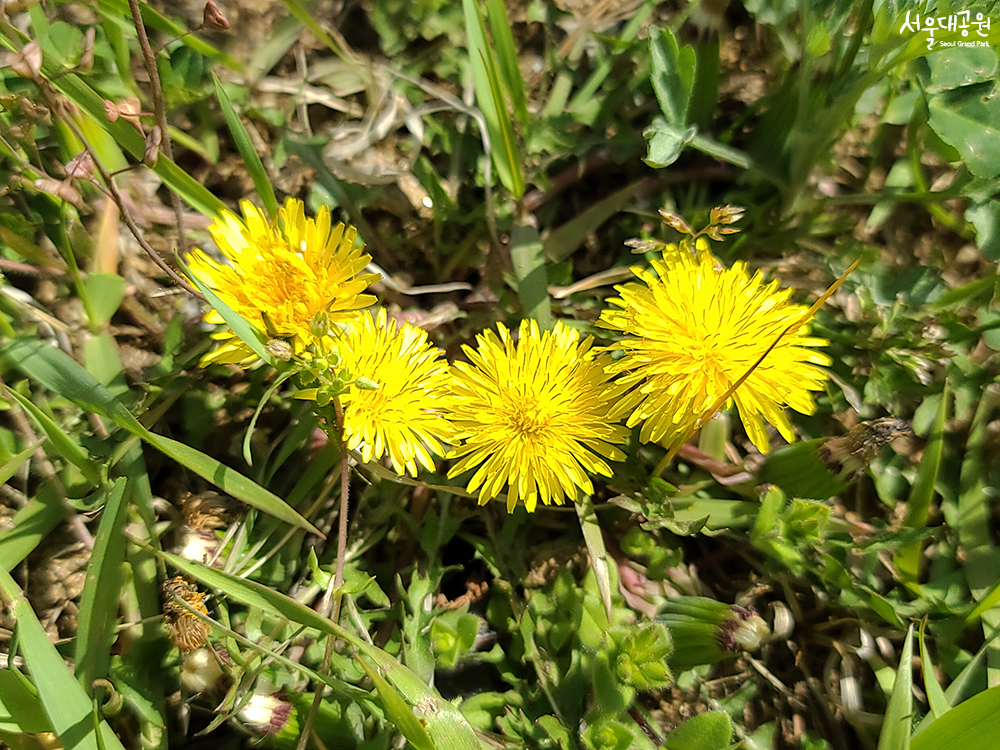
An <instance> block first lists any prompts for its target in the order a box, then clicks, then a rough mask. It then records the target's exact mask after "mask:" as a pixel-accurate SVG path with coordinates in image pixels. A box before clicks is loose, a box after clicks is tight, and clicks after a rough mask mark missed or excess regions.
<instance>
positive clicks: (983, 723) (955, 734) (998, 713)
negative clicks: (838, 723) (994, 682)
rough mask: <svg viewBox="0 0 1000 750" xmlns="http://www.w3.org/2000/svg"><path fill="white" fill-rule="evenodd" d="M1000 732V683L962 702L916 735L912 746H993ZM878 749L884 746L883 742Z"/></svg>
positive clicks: (985, 749) (958, 749) (968, 749)
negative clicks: (999, 685)
mask: <svg viewBox="0 0 1000 750" xmlns="http://www.w3.org/2000/svg"><path fill="white" fill-rule="evenodd" d="M998 735H1000V687H992V688H990V689H989V690H984V691H983V692H981V693H979V694H977V695H974V696H973V697H971V698H969V700H967V701H965V702H963V703H959V704H958V705H957V706H955V707H954V708H952V709H951V710H950V711H948V713H946V714H945V715H944V716H942V717H941V718H940V719H935V721H934V723H933V724H931V725H930V726H929V727H928V728H927V729H926V730H924V731H923V732H921V733H920V734H918V735H917V736H916V737H914V738H913V744H912V748H913V750H994V749H995V748H996V746H997V736H998ZM879 750H882V748H881V745H880V746H879Z"/></svg>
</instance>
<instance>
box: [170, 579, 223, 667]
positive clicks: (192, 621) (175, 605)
mask: <svg viewBox="0 0 1000 750" xmlns="http://www.w3.org/2000/svg"><path fill="white" fill-rule="evenodd" d="M163 594H164V602H163V621H164V623H165V624H166V626H167V635H168V636H169V637H170V640H171V641H172V642H173V644H174V645H175V646H177V648H179V649H180V650H181V651H193V650H194V649H196V648H198V647H200V646H202V645H204V644H205V641H206V639H207V638H208V634H209V632H210V631H211V628H210V627H209V626H208V623H206V622H204V621H203V620H200V619H198V617H196V616H195V615H194V613H192V612H191V611H190V610H188V609H187V608H186V607H184V605H183V604H181V603H180V602H179V601H177V600H178V599H180V600H181V601H183V602H185V603H187V604H188V605H189V606H190V607H192V608H193V609H194V610H196V611H198V612H200V613H202V614H203V615H207V614H208V608H207V607H206V606H205V600H206V599H207V598H208V594H205V593H202V592H201V591H199V590H198V587H197V586H195V585H194V584H193V583H191V581H189V580H188V579H186V578H185V577H184V576H176V577H174V578H169V579H167V580H166V581H164V582H163Z"/></svg>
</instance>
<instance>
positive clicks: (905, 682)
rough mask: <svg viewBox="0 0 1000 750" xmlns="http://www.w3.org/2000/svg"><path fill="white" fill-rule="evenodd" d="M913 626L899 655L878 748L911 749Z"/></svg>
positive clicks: (891, 749) (908, 629) (889, 749)
mask: <svg viewBox="0 0 1000 750" xmlns="http://www.w3.org/2000/svg"><path fill="white" fill-rule="evenodd" d="M912 661H913V626H912V625H910V627H909V628H907V630H906V640H905V641H904V642H903V653H902V654H901V655H900V657H899V667H898V668H897V669H896V680H895V681H894V682H893V684H892V694H891V695H890V696H889V705H888V707H887V708H886V711H885V716H884V717H883V719H882V732H881V733H880V734H879V736H878V750H909V747H910V722H911V720H912V719H913V693H912V689H913V671H912V670H913V668H912V666H911V662H912Z"/></svg>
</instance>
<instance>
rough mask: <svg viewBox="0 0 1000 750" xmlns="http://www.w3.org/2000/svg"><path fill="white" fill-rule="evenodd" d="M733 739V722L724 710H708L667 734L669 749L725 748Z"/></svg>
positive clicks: (667, 747) (721, 749)
mask: <svg viewBox="0 0 1000 750" xmlns="http://www.w3.org/2000/svg"><path fill="white" fill-rule="evenodd" d="M732 741H733V724H732V721H730V719H729V715H728V714H726V713H724V712H722V711H706V712H705V713H703V714H699V715H698V716H695V717H694V718H691V719H688V720H687V721H685V722H684V723H683V724H681V725H680V726H679V727H677V729H675V730H674V731H672V732H671V733H670V734H669V735H667V738H666V740H664V742H663V747H665V748H666V749H667V750H725V748H727V747H729V744H730V743H731V742H732Z"/></svg>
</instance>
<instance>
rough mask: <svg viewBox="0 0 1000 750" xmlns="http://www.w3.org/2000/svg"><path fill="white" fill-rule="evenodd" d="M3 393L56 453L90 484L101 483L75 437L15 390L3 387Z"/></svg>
mask: <svg viewBox="0 0 1000 750" xmlns="http://www.w3.org/2000/svg"><path fill="white" fill-rule="evenodd" d="M3 393H4V394H5V395H6V396H7V398H9V399H11V400H13V401H16V402H17V403H18V404H19V405H20V406H21V408H22V409H24V410H25V411H26V412H27V413H28V415H29V416H30V417H31V418H32V420H34V422H35V424H37V425H38V427H39V428H40V429H41V431H42V432H44V433H45V437H46V438H47V439H48V441H49V444H50V445H51V446H52V447H53V448H54V449H55V451H56V453H58V454H59V455H60V456H62V457H63V458H64V459H65V460H66V461H68V462H69V463H71V464H73V465H74V466H75V467H76V468H78V469H79V470H80V473H82V474H83V476H84V478H86V480H87V481H88V482H90V484H91V485H98V484H100V483H101V473H100V471H98V469H97V466H96V465H95V462H94V461H93V459H91V457H90V456H89V455H88V454H87V452H86V451H85V450H84V449H83V448H81V447H80V444H79V443H78V442H77V441H76V439H75V438H73V437H72V436H71V435H70V434H69V433H67V432H66V431H65V430H63V428H62V427H60V426H59V425H57V424H56V423H55V422H54V421H53V420H52V419H51V418H50V417H49V415H48V414H46V413H45V412H43V411H42V410H41V409H39V408H38V407H37V406H35V405H34V404H33V403H32V402H31V401H30V400H29V399H26V398H25V397H24V396H22V395H21V394H20V393H18V392H17V391H15V390H12V389H10V388H4V389H3Z"/></svg>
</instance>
